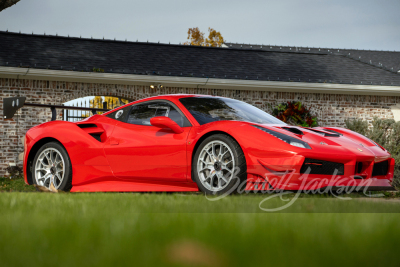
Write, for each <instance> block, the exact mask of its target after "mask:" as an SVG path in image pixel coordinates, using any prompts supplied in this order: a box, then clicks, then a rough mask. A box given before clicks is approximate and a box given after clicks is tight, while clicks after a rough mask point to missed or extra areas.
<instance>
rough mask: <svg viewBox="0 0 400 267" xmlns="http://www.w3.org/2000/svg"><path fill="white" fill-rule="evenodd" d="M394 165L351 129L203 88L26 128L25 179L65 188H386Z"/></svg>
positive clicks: (207, 190) (218, 190)
mask: <svg viewBox="0 0 400 267" xmlns="http://www.w3.org/2000/svg"><path fill="white" fill-rule="evenodd" d="M393 172H394V159H393V158H392V157H391V156H390V154H389V153H388V152H387V151H386V150H385V149H384V148H383V147H381V146H380V145H378V144H376V143H375V142H373V141H371V140H369V139H368V138H366V137H364V136H362V135H360V134H358V133H355V132H352V131H350V130H347V129H343V128H334V127H317V128H304V127H297V126H291V125H287V124H285V123H283V122H282V121H280V120H278V119H276V118H275V117H273V116H271V115H269V114H268V113H266V112H264V111H262V110H260V109H258V108H256V107H254V106H252V105H249V104H246V103H244V102H241V101H238V100H234V99H229V98H224V97H214V96H207V95H164V96H156V97H150V98H146V99H142V100H138V101H135V102H132V103H129V104H127V105H125V106H122V107H120V108H117V109H115V110H112V111H109V112H107V113H105V114H103V115H93V116H92V117H90V118H87V119H85V120H82V121H80V122H75V123H73V122H67V121H51V122H47V123H44V124H41V125H39V126H36V127H33V128H31V129H30V130H29V131H28V132H27V133H26V137H25V156H24V174H25V181H26V183H28V184H37V185H41V186H46V187H49V185H50V183H53V184H54V186H55V187H56V188H57V189H59V190H66V191H68V190H71V191H72V192H95V191H117V192H121V191H199V190H200V191H202V192H205V193H214V194H215V193H218V194H228V193H233V192H244V191H248V190H255V191H257V190H258V191H268V190H277V189H280V190H316V189H323V188H337V187H341V186H342V187H343V186H344V187H345V188H353V189H354V188H355V189H361V188H365V187H368V188H369V190H373V189H375V190H385V189H386V190H390V189H392V187H391V181H392V179H393Z"/></svg>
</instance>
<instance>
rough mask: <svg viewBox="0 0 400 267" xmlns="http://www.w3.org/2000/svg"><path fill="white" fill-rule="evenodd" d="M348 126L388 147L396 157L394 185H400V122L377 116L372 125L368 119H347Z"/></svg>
mask: <svg viewBox="0 0 400 267" xmlns="http://www.w3.org/2000/svg"><path fill="white" fill-rule="evenodd" d="M345 123H346V128H348V129H350V130H352V131H355V132H357V133H360V134H362V135H365V136H366V137H368V138H369V139H371V140H373V141H374V142H376V143H378V144H379V145H381V146H383V147H384V148H386V149H387V150H388V151H389V153H390V154H391V155H392V157H393V158H394V159H395V161H396V163H395V170H394V179H393V185H394V186H395V187H396V188H399V187H400V122H395V121H394V120H393V119H380V118H377V117H375V118H374V120H373V121H372V127H369V126H368V122H367V121H363V120H361V119H354V120H346V121H345Z"/></svg>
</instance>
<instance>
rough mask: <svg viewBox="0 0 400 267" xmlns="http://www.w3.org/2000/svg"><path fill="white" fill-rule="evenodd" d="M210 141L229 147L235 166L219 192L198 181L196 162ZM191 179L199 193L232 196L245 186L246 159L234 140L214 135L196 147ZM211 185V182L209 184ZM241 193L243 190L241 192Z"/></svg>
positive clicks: (227, 136)
mask: <svg viewBox="0 0 400 267" xmlns="http://www.w3.org/2000/svg"><path fill="white" fill-rule="evenodd" d="M212 141H222V142H223V143H225V144H226V145H228V146H229V148H230V150H231V151H232V154H233V155H232V156H233V158H234V162H235V164H234V165H235V166H234V167H236V168H238V169H236V170H237V171H236V173H235V175H234V177H233V179H231V180H230V181H228V182H227V185H226V186H225V187H224V188H223V189H221V190H220V191H212V190H209V189H208V188H206V187H205V186H204V185H203V183H202V182H201V181H200V178H199V174H198V171H197V168H198V166H197V162H198V159H199V157H200V153H201V151H202V150H203V148H204V147H205V146H207V145H208V144H209V143H211V142H212ZM192 177H193V180H194V181H195V182H196V183H197V185H198V187H199V189H200V191H202V192H204V193H205V194H207V195H208V194H213V195H222V194H233V193H237V192H239V190H238V189H239V188H242V187H243V186H245V183H246V181H247V165H246V158H245V156H244V153H243V151H242V149H241V147H240V145H239V144H238V142H236V140H235V139H233V138H232V137H230V136H229V135H225V134H214V135H211V136H209V137H207V138H206V139H204V140H203V141H202V142H201V144H200V145H199V146H198V148H197V150H196V152H195V155H194V157H193V161H192ZM210 183H211V182H210ZM242 191H243V190H242Z"/></svg>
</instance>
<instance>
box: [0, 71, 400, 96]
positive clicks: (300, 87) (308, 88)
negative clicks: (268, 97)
mask: <svg viewBox="0 0 400 267" xmlns="http://www.w3.org/2000/svg"><path fill="white" fill-rule="evenodd" d="M28 70H29V71H28ZM18 77H19V78H23V79H31V80H50V81H64V82H84V83H101V84H126V85H144V86H149V85H151V84H162V85H164V86H166V87H184V88H199V87H200V88H209V89H231V90H252V91H274V92H297V93H324V94H349V95H384V96H400V86H382V85H354V84H334V83H305V82H281V81H280V82H277V81H259V80H239V79H217V78H195V77H177V76H159V75H137V74H119V73H99V72H78V71H65V70H48V69H34V68H16V67H0V78H11V79H17V78H18Z"/></svg>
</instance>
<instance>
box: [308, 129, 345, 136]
mask: <svg viewBox="0 0 400 267" xmlns="http://www.w3.org/2000/svg"><path fill="white" fill-rule="evenodd" d="M307 130H310V131H313V132H316V133H317V134H320V135H323V136H325V137H340V136H341V135H342V134H340V133H336V132H332V131H330V132H332V133H328V132H325V131H319V130H315V129H313V128H307Z"/></svg>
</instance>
